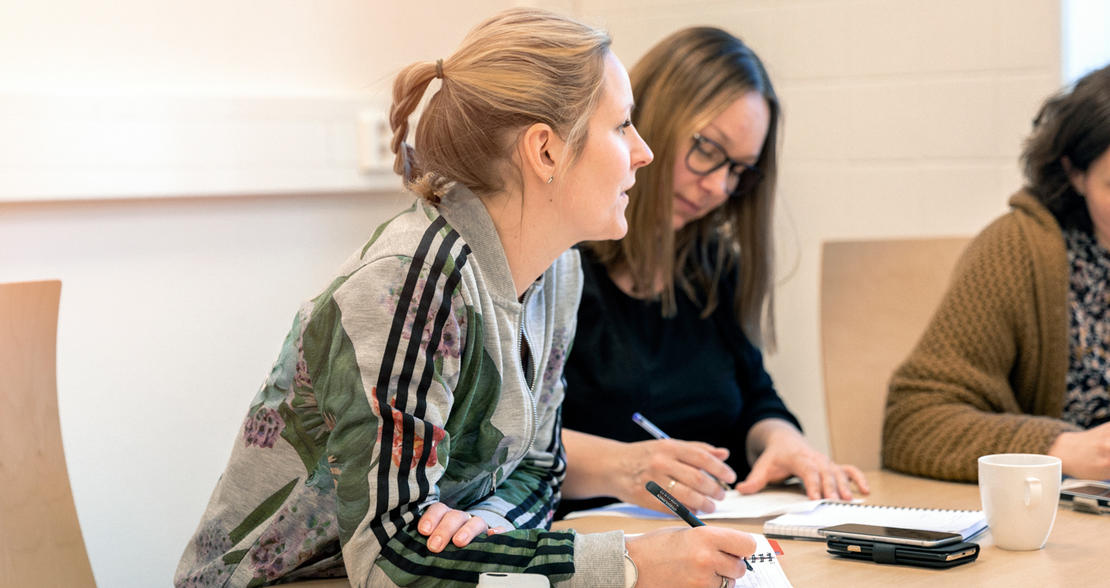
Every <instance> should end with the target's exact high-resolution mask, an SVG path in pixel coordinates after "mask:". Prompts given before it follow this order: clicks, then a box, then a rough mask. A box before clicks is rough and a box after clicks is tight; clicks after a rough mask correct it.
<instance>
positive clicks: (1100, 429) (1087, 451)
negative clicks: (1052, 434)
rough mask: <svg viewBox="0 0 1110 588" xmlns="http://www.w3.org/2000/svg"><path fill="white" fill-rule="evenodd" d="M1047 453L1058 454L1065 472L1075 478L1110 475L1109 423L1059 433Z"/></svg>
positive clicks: (1096, 478)
mask: <svg viewBox="0 0 1110 588" xmlns="http://www.w3.org/2000/svg"><path fill="white" fill-rule="evenodd" d="M1048 454H1049V455H1052V456H1055V457H1059V458H1060V461H1061V469H1062V470H1063V473H1065V474H1067V475H1069V476H1071V477H1073V478H1083V479H1086V480H1106V479H1110V423H1103V424H1101V425H1099V426H1097V427H1092V428H1090V429H1087V430H1086V431H1075V432H1068V433H1060V435H1059V436H1058V437H1056V441H1054V442H1053V443H1052V446H1051V447H1049V449H1048Z"/></svg>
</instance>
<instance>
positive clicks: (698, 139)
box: [684, 133, 763, 198]
mask: <svg viewBox="0 0 1110 588" xmlns="http://www.w3.org/2000/svg"><path fill="white" fill-rule="evenodd" d="M692 139H693V144H691V145H690V150H689V151H687V152H686V159H685V160H684V161H685V164H686V169H688V170H690V173H693V174H696V175H699V176H708V175H709V174H711V173H713V172H715V171H717V170H719V169H721V167H723V166H725V165H728V166H729V168H728V172H729V175H732V174H736V187H735V188H733V189H732V191H731V192H729V197H730V198H732V197H734V196H738V195H740V194H743V193H746V192H749V191H750V190H752V189H754V188H755V187H756V186H758V185H759V182H760V181H762V180H763V170H761V169H759V167H758V166H756V165H753V164H750V163H745V162H743V161H737V160H735V159H733V158H731V157H729V156H728V152H727V151H725V148H724V146H723V145H721V144H720V143H718V142H716V141H714V140H713V139H710V138H709V137H706V136H705V135H702V134H701V133H694V135H693V137H692ZM702 143H708V144H709V145H711V146H712V147H714V148H716V149H717V150H718V151H720V152H721V154H722V155H724V160H723V161H721V162H720V163H718V164H717V165H714V166H713V167H711V168H710V169H708V170H707V171H698V170H696V169H694V166H692V165H690V158H691V157H693V156H694V152H695V151H697V150H698V147H699V146H700V145H701V144H702ZM737 168H740V172H739V173H737V172H736V169H737ZM745 173H750V174H751V176H752V179H751V180H749V182H748V184H749V185H746V186H745V185H743V179H744V174H745ZM725 181H726V185H727V182H728V178H727V177H726V178H725Z"/></svg>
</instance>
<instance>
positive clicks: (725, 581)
mask: <svg viewBox="0 0 1110 588" xmlns="http://www.w3.org/2000/svg"><path fill="white" fill-rule="evenodd" d="M721 588H728V578H727V577H725V576H721Z"/></svg>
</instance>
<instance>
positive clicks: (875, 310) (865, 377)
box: [821, 237, 969, 470]
mask: <svg viewBox="0 0 1110 588" xmlns="http://www.w3.org/2000/svg"><path fill="white" fill-rule="evenodd" d="M968 241H969V239H967V238H963V237H959V238H938V239H891V240H875V241H834V242H826V243H825V244H824V247H823V250H822V260H821V352H822V353H821V355H822V362H823V364H824V371H825V413H826V415H827V417H828V425H829V448H830V454H831V456H832V458H833V459H834V460H835V461H837V462H839V463H851V464H855V465H857V466H859V467H860V468H862V469H864V470H869V469H878V468H880V467H881V466H882V460H881V455H880V453H881V447H882V429H883V412H884V405H885V403H886V393H887V385H888V383H889V382H890V376H891V374H892V373H893V372H894V370H895V369H896V368H897V367H898V365H899V364H900V363H901V362H902V361H903V360H904V359H905V358H906V357H907V356H908V355H909V353H910V351H911V350H912V349H913V346H914V345H916V344H917V341H918V339H919V338H920V337H921V334H922V332H923V331H924V330H925V326H926V325H927V324H928V322H929V319H930V318H932V316H933V312H934V311H935V310H936V307H937V304H938V303H939V302H940V299H941V297H942V296H943V295H944V292H945V290H946V289H947V287H948V281H949V276H950V274H951V272H952V268H953V267H954V266H955V264H956V261H957V259H958V258H959V256H960V254H961V253H962V252H963V250H964V248H965V247H966V245H967V243H968Z"/></svg>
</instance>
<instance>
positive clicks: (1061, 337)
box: [883, 66, 1110, 481]
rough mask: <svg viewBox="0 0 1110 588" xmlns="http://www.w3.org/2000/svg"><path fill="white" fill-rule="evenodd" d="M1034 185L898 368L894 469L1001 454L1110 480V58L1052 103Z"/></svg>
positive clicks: (929, 468) (891, 445) (963, 474)
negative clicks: (1038, 456)
mask: <svg viewBox="0 0 1110 588" xmlns="http://www.w3.org/2000/svg"><path fill="white" fill-rule="evenodd" d="M1022 163H1023V165H1024V172H1025V177H1026V183H1027V185H1026V187H1025V188H1024V189H1023V190H1021V191H1019V192H1018V193H1016V194H1014V195H1013V196H1012V197H1011V198H1010V208H1011V210H1010V212H1009V213H1008V214H1006V215H1004V216H1002V217H1001V218H999V219H998V220H996V221H994V222H993V223H992V224H991V225H990V226H988V227H987V228H986V229H985V230H984V231H983V232H982V233H980V234H979V236H978V237H976V238H975V240H974V241H972V243H971V244H970V245H969V246H968V248H967V250H966V251H965V252H964V254H963V257H962V258H961V260H960V262H959V264H958V265H957V266H956V269H955V272H954V274H953V276H952V281H951V285H950V286H949V289H948V292H947V293H946V294H945V296H944V299H943V301H942V302H941V304H940V307H939V308H938V309H937V312H936V314H935V315H934V316H933V319H932V322H931V323H930V324H929V326H928V328H927V329H926V331H925V334H924V335H923V336H922V339H921V341H920V342H919V343H918V344H917V347H916V348H915V349H914V351H913V352H912V353H911V354H910V356H909V358H908V359H906V361H905V363H903V364H902V365H901V367H900V368H899V369H898V370H897V371H896V372H895V373H894V376H893V378H892V379H891V382H890V394H889V396H888V398H887V405H886V419H885V423H884V426H883V464H884V465H885V466H886V467H889V468H893V469H896V470H901V471H904V472H907V473H911V474H916V475H921V476H929V477H934V478H943V479H950V480H965V481H974V480H975V479H976V477H977V466H976V460H977V458H978V457H979V456H981V455H987V454H991V453H1011V452H1017V453H1044V454H1049V455H1055V456H1057V457H1059V458H1060V459H1061V460H1062V461H1063V471H1064V473H1065V474H1067V475H1071V476H1075V477H1080V478H1093V479H1106V478H1110V66H1107V67H1103V68H1102V69H1099V70H1096V71H1094V72H1092V73H1090V74H1087V75H1086V76H1084V77H1083V78H1082V79H1081V80H1080V81H1079V82H1077V83H1076V84H1075V86H1074V87H1073V88H1071V89H1065V90H1064V91H1062V92H1060V93H1059V94H1057V95H1055V96H1053V97H1051V98H1049V99H1048V100H1047V101H1046V102H1045V104H1044V106H1043V107H1042V108H1041V111H1040V114H1038V115H1037V118H1036V119H1035V121H1034V129H1033V132H1032V134H1031V135H1030V137H1029V139H1028V140H1027V142H1026V145H1025V150H1024V152H1023V154H1022Z"/></svg>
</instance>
